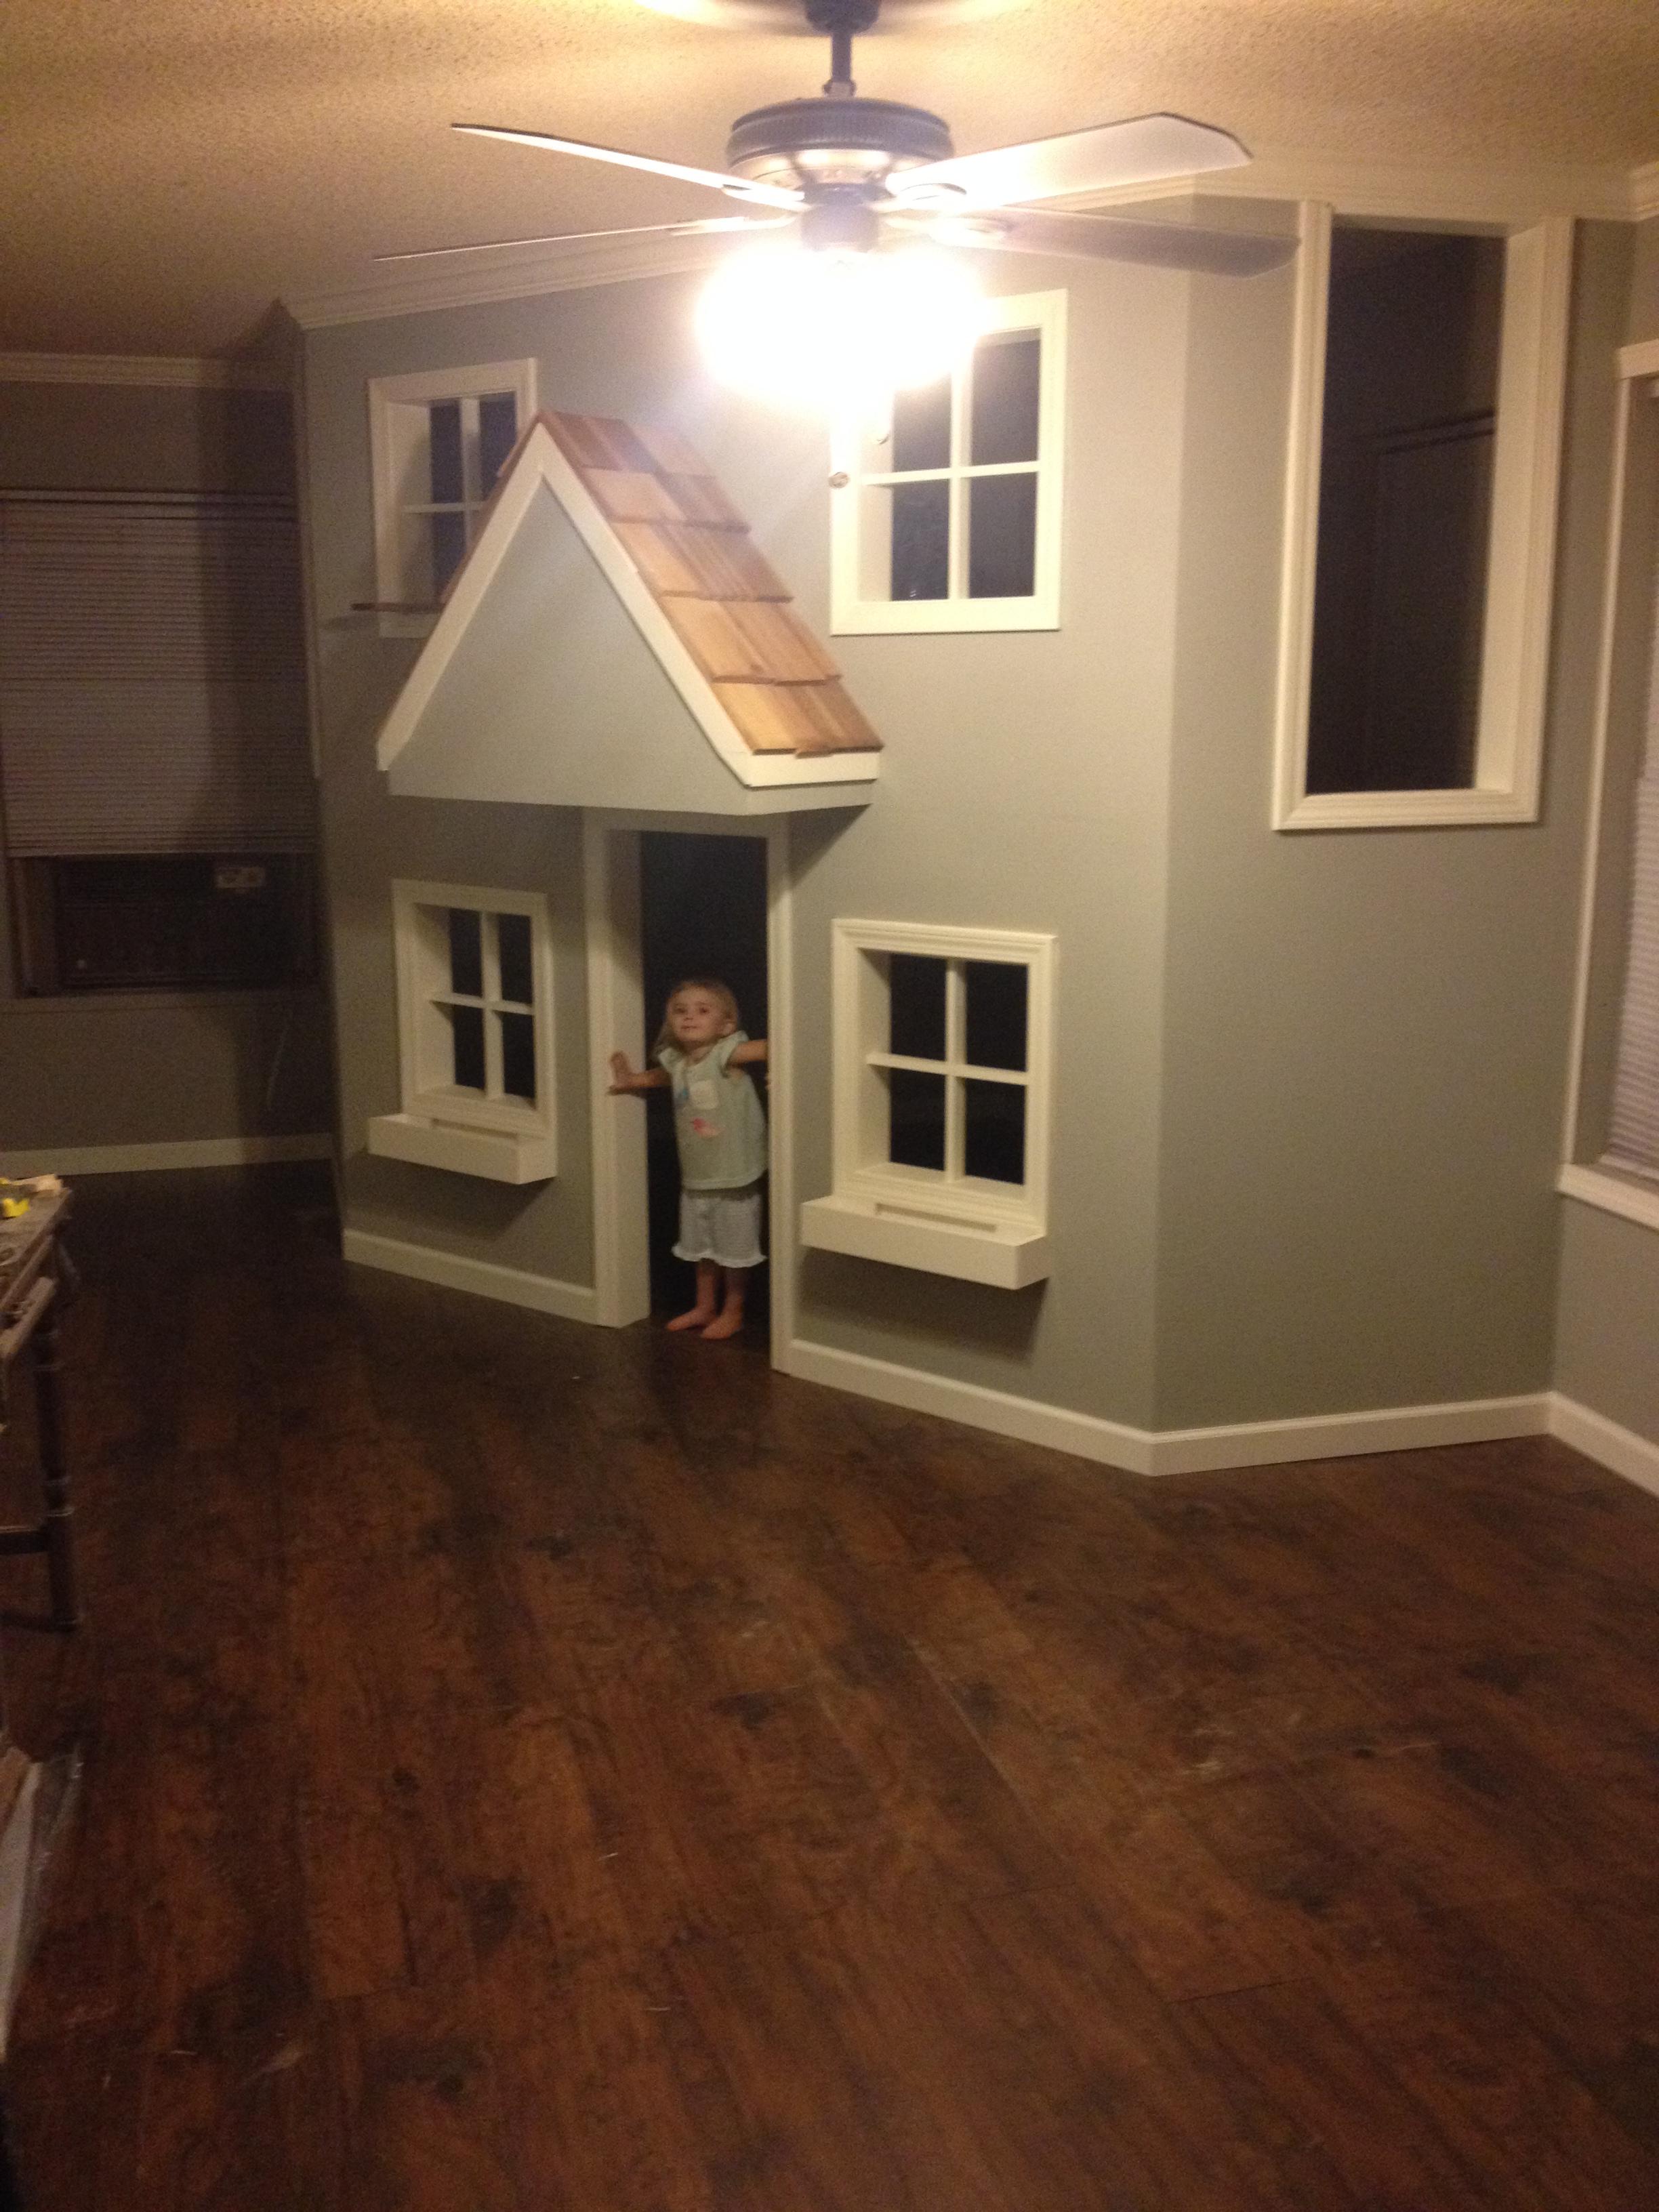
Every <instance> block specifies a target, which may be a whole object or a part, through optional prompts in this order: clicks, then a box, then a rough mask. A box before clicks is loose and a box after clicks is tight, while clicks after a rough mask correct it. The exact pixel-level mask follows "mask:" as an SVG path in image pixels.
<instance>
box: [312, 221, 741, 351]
mask: <svg viewBox="0 0 1659 2212" xmlns="http://www.w3.org/2000/svg"><path fill="white" fill-rule="evenodd" d="M726 243H727V240H724V239H721V238H708V237H706V236H705V237H699V238H678V239H673V240H658V241H656V242H654V243H653V242H647V241H643V240H634V241H633V242H631V243H628V244H618V245H616V246H599V245H586V244H584V245H583V246H580V248H564V249H561V248H558V247H554V248H552V249H548V248H545V247H540V248H537V249H536V250H534V251H533V252H499V253H497V252H479V253H477V254H475V255H473V256H471V258H468V259H466V260H465V263H464V264H463V265H460V266H457V267H454V268H450V269H445V270H435V269H434V270H423V271H422V273H421V274H420V275H418V276H411V275H410V274H409V272H408V271H407V270H400V271H399V272H398V274H396V275H395V276H392V275H388V276H384V277H375V278H371V279H370V280H369V282H368V283H364V284H359V285H355V286H353V287H352V288H351V289H350V290H349V291H342V292H319V293H314V294H313V295H311V296H310V297H309V298H307V299H303V300H284V301H283V307H286V308H287V310H288V312H289V314H290V315H292V316H293V318H294V319H295V322H296V323H298V324H299V325H300V327H301V330H306V331H317V330H326V329H328V328H330V327H331V325H335V324H338V323H366V322H375V321H380V320H382V319H385V318H386V317H388V316H392V315H422V314H430V313H435V312H436V311H437V310H439V309H440V308H443V307H487V306H489V305H490V304H491V303H493V302H494V301H499V300H528V299H534V298H537V297H538V296H539V295H541V294H543V293H545V292H574V291H580V290H582V289H586V287H587V286H590V285H595V284H629V283H635V282H636V281H637V280H638V279H640V278H641V277H646V276H681V275H683V274H684V272H685V271H686V270H696V269H706V268H708V265H709V264H710V262H711V261H712V260H714V258H716V256H717V255H718V254H719V252H720V250H721V248H722V247H723V246H725V245H726ZM457 259H458V261H459V260H460V257H459V256H458V257H457Z"/></svg>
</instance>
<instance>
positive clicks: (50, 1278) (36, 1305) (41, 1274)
mask: <svg viewBox="0 0 1659 2212" xmlns="http://www.w3.org/2000/svg"><path fill="white" fill-rule="evenodd" d="M69 1211H70V1194H69V1192H68V1191H66V1190H65V1191H59V1192H57V1193H55V1194H52V1196H50V1197H46V1198H39V1199H36V1200H34V1201H33V1204H32V1205H31V1206H30V1207H29V1210H28V1212H27V1213H23V1214H20V1215H19V1216H18V1217H17V1218H16V1219H15V1220H13V1221H0V1430H3V1428H4V1426H5V1425H6V1416H7V1409H8V1403H9V1391H10V1387H11V1374H12V1369H13V1367H14V1366H15V1364H16V1362H17V1361H18V1360H19V1359H20V1358H21V1357H22V1355H23V1353H24V1352H28V1353H29V1354H30V1355H31V1364H32V1366H33V1371H34V1404H35V1417H36V1419H35V1425H36V1438H37V1449H38V1452H39V1456H40V1476H41V1487H42V1492H43V1498H42V1505H43V1510H42V1514H41V1517H40V1520H39V1521H31V1522H22V1523H21V1524H18V1525H15V1526H12V1527H9V1528H0V1557H4V1556H6V1555H9V1554H12V1553H19V1552H44V1553H45V1554H46V1584H47V1589H48V1590H49V1592H50V1594H51V1599H52V1626H53V1627H54V1628H73V1627H74V1626H76V1623H77V1622H78V1621H79V1620H80V1618H81V1599H80V1593H79V1589H78V1587H77V1584H76V1574H75V1520H74V1509H73V1507H72V1506H71V1504H70V1485H69V1467H68V1462H67V1461H66V1460H65V1458H64V1435H63V1411H62V1405H61V1401H60V1398H59V1394H58V1373H59V1366H58V1316H59V1313H60V1311H61V1309H62V1306H63V1291H64V1271H65V1266H66V1263H65V1261H64V1255H63V1250H62V1248H61V1246H60V1244H59V1242H58V1238H59V1235H60V1232H61V1231H62V1229H63V1226H64V1222H65V1221H66V1220H67V1219H68V1218H69Z"/></svg>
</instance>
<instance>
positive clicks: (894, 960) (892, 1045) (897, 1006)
mask: <svg viewBox="0 0 1659 2212" xmlns="http://www.w3.org/2000/svg"><path fill="white" fill-rule="evenodd" d="M887 997H888V1029H887V1049H888V1050H889V1052H896V1053H902V1054H903V1056H904V1057H905V1059H906V1060H943V1059H944V1057H945V963H944V962H943V961H942V960H933V959H930V958H928V957H926V956H925V955H921V954H918V953H915V952H895V953H893V954H891V955H890V957H889V959H888V963H887Z"/></svg>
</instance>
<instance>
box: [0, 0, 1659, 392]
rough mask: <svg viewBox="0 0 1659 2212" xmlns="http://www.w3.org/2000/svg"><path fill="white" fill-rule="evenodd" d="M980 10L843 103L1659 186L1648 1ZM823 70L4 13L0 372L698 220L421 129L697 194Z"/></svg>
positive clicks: (538, 7) (919, 4)
mask: <svg viewBox="0 0 1659 2212" xmlns="http://www.w3.org/2000/svg"><path fill="white" fill-rule="evenodd" d="M662 4H668V0H662ZM684 4H688V5H695V4H696V0H684ZM747 4H748V5H749V6H750V8H751V9H756V8H757V4H758V0H747ZM979 6H980V9H981V12H980V14H979V16H978V20H969V21H945V20H940V19H942V18H948V17H951V15H956V14H967V15H969V16H970V17H971V16H972V15H974V13H975V9H974V5H973V4H972V0H969V4H968V5H967V6H965V7H964V6H963V4H962V0H935V4H933V5H932V6H931V8H930V4H929V0H910V9H909V13H908V16H907V18H906V20H905V21H902V22H900V23H897V24H896V25H895V26H893V27H890V28H886V29H884V31H883V32H882V33H881V34H880V35H878V36H877V37H873V38H871V39H869V40H861V41H860V45H859V47H858V50H857V73H858V76H859V82H860V89H861V90H863V91H865V92H867V93H871V94H876V95H878V96H882V97H886V98H890V99H899V100H911V101H914V102H916V103H917V104H919V105H921V106H930V107H933V108H936V109H938V110H939V111H940V112H943V113H944V114H945V116H946V117H947V118H949V120H950V122H951V126H952V129H953V131H954V132H955V135H956V139H957V145H958V147H959V149H961V150H963V151H964V152H969V151H973V150H975V149H979V148H981V147H983V146H988V145H995V144H999V143H1005V142H1006V141H1010V140H1015V139H1022V138H1027V137H1038V136H1041V135H1042V134H1044V133H1047V132H1051V131H1063V130H1069V129H1075V128H1078V127H1079V126H1080V125H1085V124H1093V123H1100V122H1105V121H1108V120H1109V119H1111V118H1114V117H1116V116H1121V115H1133V114H1135V113H1138V112H1143V111H1145V110H1147V109H1151V108H1172V109H1175V110H1176V111H1179V112H1183V113H1186V114H1189V115H1195V116H1200V117H1201V118H1204V119H1205V120H1206V121H1212V122H1217V123H1221V124H1225V125H1227V126H1228V127H1229V128H1230V129H1231V130H1233V131H1237V133H1238V134H1239V135H1240V136H1241V137H1243V138H1244V140H1245V141H1246V143H1252V144H1255V145H1256V146H1259V147H1262V148H1266V147H1269V146H1272V147H1277V148H1297V149H1310V150H1317V151H1320V152H1324V153H1329V154H1335V155H1345V156H1348V157H1351V158H1356V159H1364V160H1370V161H1412V160H1414V159H1427V160H1431V161H1440V162H1444V161H1457V162H1492V163H1500V164H1504V165H1506V166H1507V165H1522V164H1528V163H1550V164H1565V165H1570V166H1572V167H1603V166H1605V167H1609V168H1629V167H1633V166H1636V165H1638V164H1641V163H1645V162H1649V161H1653V160H1655V159H1656V158H1659V5H1655V4H1654V0H979ZM761 12H763V10H762V11H761ZM930 14H931V15H932V16H933V20H931V21H930V20H929V16H930ZM824 61H825V50H824V49H823V46H819V45H811V44H808V43H807V42H806V41H805V40H803V39H800V38H795V37H790V36H787V35H783V34H781V33H776V32H772V31H769V30H767V29H766V28H764V27H762V28H760V29H758V30H757V29H743V30H737V29H724V28H714V27H708V26H707V25H705V24H702V23H696V22H688V21H682V20H678V18H675V17H670V16H665V15H661V14H655V13H650V12H647V9H644V8H642V7H641V6H640V5H638V4H637V0H235V4H233V5H220V6H214V5H211V4H209V0H123V4H119V5H116V4H112V0H5V5H4V8H3V9H0V101H3V110H4V117H5V127H4V131H3V133H0V205H3V207H4V208H5V210H6V216H5V222H4V227H3V237H0V349H9V350H23V349H39V350H52V351H62V352H73V351H81V352H104V353H159V354H198V353H200V354H211V353H224V352H228V351H229V350H230V349H234V347H236V346H238V345H239V344H240V343H246V341H247V340H248V338H249V337H250V336H251V334H252V333H253V332H254V331H256V330H257V329H258V326H259V325H260V323H261V320H262V319H263V318H264V317H265V316H266V315H267V314H268V313H269V311H270V307H271V303H272V302H273V301H275V300H276V299H278V298H289V299H296V298H297V299H303V298H306V297H307V296H311V295H316V294H319V293H325V292H330V291H337V290H343V289H353V288H356V287H358V286H361V285H362V284H363V283H365V282H367V281H368V280H369V279H370V278H371V277H372V276H373V274H374V272H373V270H372V268H371V256H372V255H374V253H375V252H382V251H389V250H392V249H396V248H399V247H407V246H432V245H442V244H447V243H451V242H453V241H458V240H465V239H477V238H492V237H511V236H514V235H520V236H521V235H524V234H526V233H528V232H538V231H559V230H573V231H574V230H589V229H598V228H604V227H605V226H608V225H613V224H624V223H648V222H671V221H674V220H677V219H680V218H682V217H688V216H698V215H704V214H718V213H720V212H721V206H720V202H718V201H717V200H715V199H714V198H713V197H711V196H709V195H706V194H704V193H702V192H700V191H697V190H696V188H694V187H691V186H680V185H671V184H667V183H665V182H661V181H659V180H658V179H652V178H648V177H642V176H638V175H635V174H631V173H627V172H624V171H620V170H607V169H605V168H602V167H599V166H598V165H595V164H588V163H583V162H580V161H570V160H568V159H561V158H559V157H556V156H553V155H545V154H536V153H533V152H531V151H529V150H526V149H521V148H517V147H510V146H506V145H501V144H492V143H489V142H486V141H483V140H478V139H465V138H459V137H455V136H454V135H453V134H452V133H451V132H450V131H448V130H447V128H446V126H447V125H448V124H449V123H450V122H451V121H452V120H457V119H459V120H469V121H472V120H476V121H483V122H499V123H505V124H510V125H523V126H525V127H527V128H530V129H536V130H545V131H556V132H558V133H561V134H562V135H565V136H568V137H577V138H589V139H597V140H599V141H602V142H605V143H611V144H613V145H620V146H625V147H633V148H636V149H642V150H645V151H648V152H652V153H656V154H659V155H665V156H666V157H668V158H671V159H678V160H680V161H690V162H693V163H696V164H699V165H702V166H704V167H720V165H721V160H722V152H723V148H724V144H725V137H726V127H727V125H729V123H730V121H731V119H732V117H733V116H734V115H735V114H736V113H737V112H739V111H740V110H741V109H744V108H747V107H752V106H758V105H760V104H761V103H762V102H763V101H767V100H779V99H787V98H792V97H794V96H797V95H799V94H805V93H811V92H814V91H816V90H817V87H818V85H819V83H820V82H821V81H822V79H823V76H824V74H825V68H824Z"/></svg>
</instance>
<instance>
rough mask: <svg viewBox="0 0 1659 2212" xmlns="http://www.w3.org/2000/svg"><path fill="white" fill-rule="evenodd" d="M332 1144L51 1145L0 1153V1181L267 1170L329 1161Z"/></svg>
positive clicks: (212, 1140)
mask: <svg viewBox="0 0 1659 2212" xmlns="http://www.w3.org/2000/svg"><path fill="white" fill-rule="evenodd" d="M333 1157H334V1139H333V1138H332V1137H331V1136H328V1135H326V1134H322V1133H319V1134H316V1135H313V1136H306V1137H185V1138H182V1139H179V1140H178V1141H177V1142H169V1143H166V1144H149V1145H56V1146H41V1147H40V1148H38V1149H36V1150H34V1151H32V1152H0V1175H7V1176H32V1175H65V1176H86V1175H135V1174H141V1173H143V1172H144V1171H145V1170H149V1169H151V1168H252V1167H269V1166H271V1165H273V1164H276V1163H277V1162H279V1161H283V1160H331V1159H332V1158H333Z"/></svg>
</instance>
